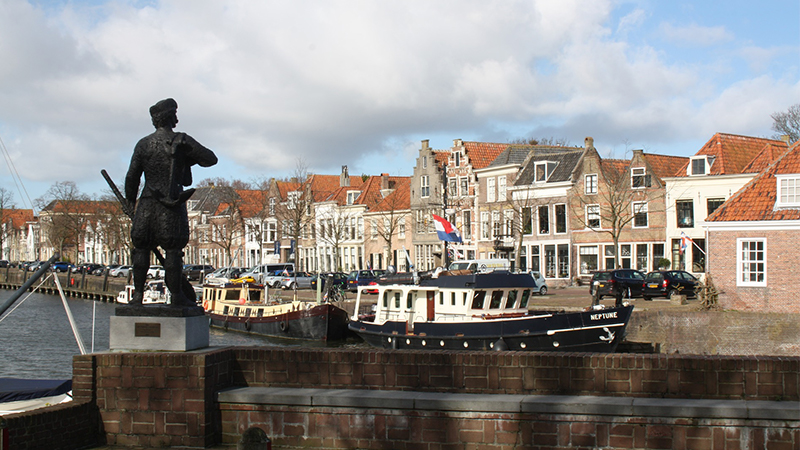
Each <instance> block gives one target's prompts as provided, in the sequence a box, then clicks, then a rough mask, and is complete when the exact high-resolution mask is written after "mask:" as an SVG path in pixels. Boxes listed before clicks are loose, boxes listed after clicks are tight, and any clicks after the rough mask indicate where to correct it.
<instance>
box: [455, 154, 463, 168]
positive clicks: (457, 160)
mask: <svg viewBox="0 0 800 450" xmlns="http://www.w3.org/2000/svg"><path fill="white" fill-rule="evenodd" d="M453 163H454V165H455V166H456V167H460V166H461V152H455V153H453Z"/></svg>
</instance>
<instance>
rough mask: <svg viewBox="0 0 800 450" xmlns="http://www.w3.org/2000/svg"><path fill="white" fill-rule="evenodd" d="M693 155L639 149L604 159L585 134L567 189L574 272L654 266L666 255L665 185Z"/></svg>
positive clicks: (584, 278) (585, 278) (583, 276)
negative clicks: (570, 183)
mask: <svg viewBox="0 0 800 450" xmlns="http://www.w3.org/2000/svg"><path fill="white" fill-rule="evenodd" d="M687 161H688V158H685V157H678V156H665V155H656V154H650V153H644V152H643V151H642V150H634V151H633V154H632V156H631V159H630V160H624V159H603V158H601V157H600V155H599V154H598V153H597V150H596V149H595V148H594V140H593V139H592V138H590V137H589V138H586V144H585V153H584V155H583V158H582V159H581V161H580V162H579V163H578V165H577V167H576V169H575V172H574V173H573V182H574V185H573V187H572V188H571V189H570V191H569V192H568V208H569V210H570V229H571V232H572V233H571V237H572V245H573V252H572V253H571V254H572V257H573V262H572V263H571V264H570V266H571V267H572V268H573V273H574V274H575V275H574V277H579V278H580V280H579V281H588V278H589V276H590V275H591V272H592V271H593V270H608V269H613V268H615V266H619V267H622V268H634V269H638V270H642V271H645V272H647V271H650V270H654V269H655V268H657V267H658V265H659V262H660V260H661V259H662V258H663V257H664V255H665V249H664V242H665V239H666V237H665V229H666V211H665V197H666V187H665V183H664V181H663V178H664V177H666V176H669V175H672V174H674V173H675V172H676V171H677V170H678V168H679V167H681V166H683V165H685V164H686V162H687Z"/></svg>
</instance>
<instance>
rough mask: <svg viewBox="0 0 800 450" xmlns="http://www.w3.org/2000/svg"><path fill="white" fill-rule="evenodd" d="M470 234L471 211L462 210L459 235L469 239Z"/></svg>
mask: <svg viewBox="0 0 800 450" xmlns="http://www.w3.org/2000/svg"><path fill="white" fill-rule="evenodd" d="M470 236H472V212H471V211H463V212H462V217H461V237H462V238H464V239H470Z"/></svg>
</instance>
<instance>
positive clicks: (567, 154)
mask: <svg viewBox="0 0 800 450" xmlns="http://www.w3.org/2000/svg"><path fill="white" fill-rule="evenodd" d="M525 147H527V148H528V149H529V153H528V160H527V161H525V162H524V166H523V168H522V170H521V171H520V173H519V175H518V176H517V179H516V181H515V182H514V185H515V186H527V185H530V184H532V183H533V180H534V176H535V173H536V163H537V162H541V161H552V162H556V163H558V165H557V166H556V168H555V169H554V170H553V173H551V174H550V177H549V178H548V179H547V182H548V183H555V182H558V181H568V180H569V179H570V178H571V177H572V172H573V170H575V166H577V164H578V162H579V161H580V160H581V156H583V152H584V149H582V148H580V147H559V146H550V145H528V146H525Z"/></svg>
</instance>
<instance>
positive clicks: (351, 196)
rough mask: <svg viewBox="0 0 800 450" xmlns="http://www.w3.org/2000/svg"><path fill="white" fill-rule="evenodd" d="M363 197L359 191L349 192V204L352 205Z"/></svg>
mask: <svg viewBox="0 0 800 450" xmlns="http://www.w3.org/2000/svg"><path fill="white" fill-rule="evenodd" d="M359 195H361V192H359V191H349V192H348V193H347V204H348V205H352V204H353V203H355V202H356V200H357V199H358V196H359Z"/></svg>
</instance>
